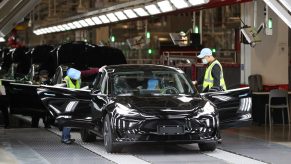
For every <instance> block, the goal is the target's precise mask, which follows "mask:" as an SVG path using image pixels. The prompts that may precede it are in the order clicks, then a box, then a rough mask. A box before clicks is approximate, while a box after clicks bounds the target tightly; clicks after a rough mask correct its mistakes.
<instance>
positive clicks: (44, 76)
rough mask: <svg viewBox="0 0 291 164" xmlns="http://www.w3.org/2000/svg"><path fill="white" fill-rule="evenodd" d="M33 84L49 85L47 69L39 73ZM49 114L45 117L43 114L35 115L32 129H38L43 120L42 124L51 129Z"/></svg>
mask: <svg viewBox="0 0 291 164" xmlns="http://www.w3.org/2000/svg"><path fill="white" fill-rule="evenodd" d="M33 84H36V85H47V84H49V72H48V71H47V70H46V69H41V70H40V71H39V73H38V76H35V77H34V80H33ZM47 115H48V113H46V115H45V116H44V115H43V114H41V115H39V114H36V113H35V114H33V115H32V119H31V127H32V128H38V124H39V120H40V118H42V122H43V124H44V127H45V128H50V125H49V122H48V117H47Z"/></svg>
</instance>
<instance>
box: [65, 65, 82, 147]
mask: <svg viewBox="0 0 291 164" xmlns="http://www.w3.org/2000/svg"><path fill="white" fill-rule="evenodd" d="M64 80H65V82H66V85H67V87H68V88H71V89H80V86H81V72H80V71H79V70H76V69H74V68H69V69H68V70H67V76H66V77H65V79H64ZM70 132H71V128H69V127H63V131H62V143H65V144H71V143H73V142H74V141H75V140H74V139H71V135H70Z"/></svg>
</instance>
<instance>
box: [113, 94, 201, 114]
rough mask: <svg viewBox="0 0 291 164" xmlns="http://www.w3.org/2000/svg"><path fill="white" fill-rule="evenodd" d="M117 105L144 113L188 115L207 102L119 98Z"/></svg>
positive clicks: (178, 98) (181, 97)
mask: <svg viewBox="0 0 291 164" xmlns="http://www.w3.org/2000/svg"><path fill="white" fill-rule="evenodd" d="M115 103H119V104H122V105H124V106H126V107H128V108H131V109H135V110H138V111H139V112H143V113H151V114H154V113H155V112H159V113H160V112H166V113H173V114H174V113H181V112H183V113H185V112H186V113H187V112H191V113H192V112H193V111H195V110H197V109H200V108H201V107H202V106H204V104H205V100H203V99H202V98H200V97H194V96H185V95H177V96H118V97H116V99H115Z"/></svg>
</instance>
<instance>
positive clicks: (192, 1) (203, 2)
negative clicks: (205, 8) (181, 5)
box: [189, 0, 209, 6]
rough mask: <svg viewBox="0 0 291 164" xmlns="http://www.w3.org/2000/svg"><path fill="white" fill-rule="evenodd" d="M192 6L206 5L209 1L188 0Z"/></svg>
mask: <svg viewBox="0 0 291 164" xmlns="http://www.w3.org/2000/svg"><path fill="white" fill-rule="evenodd" d="M189 2H190V3H191V5H192V6H198V5H202V4H206V3H208V2H209V0H189Z"/></svg>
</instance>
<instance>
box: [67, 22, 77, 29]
mask: <svg viewBox="0 0 291 164" xmlns="http://www.w3.org/2000/svg"><path fill="white" fill-rule="evenodd" d="M67 25H68V26H69V27H70V28H71V29H76V28H77V27H76V26H75V25H74V24H73V23H67Z"/></svg>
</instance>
